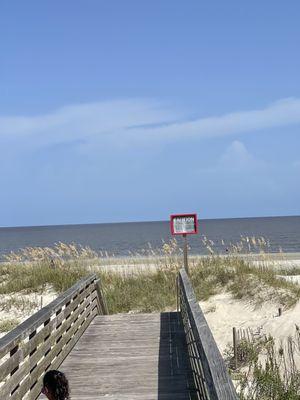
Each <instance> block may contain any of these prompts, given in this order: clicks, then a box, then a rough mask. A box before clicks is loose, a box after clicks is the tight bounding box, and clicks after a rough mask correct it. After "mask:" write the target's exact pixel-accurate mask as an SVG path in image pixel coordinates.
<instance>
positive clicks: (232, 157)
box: [219, 140, 256, 167]
mask: <svg viewBox="0 0 300 400" xmlns="http://www.w3.org/2000/svg"><path fill="white" fill-rule="evenodd" d="M219 164H220V165H221V166H228V167H237V166H239V167H243V166H249V165H252V164H256V160H255V159H254V157H253V156H252V155H251V154H250V153H249V151H248V150H247V149H246V147H245V145H244V144H243V143H242V142H240V141H238V140H235V141H233V142H232V143H231V144H230V146H229V147H228V148H227V149H226V151H225V153H224V154H223V155H222V156H221V158H220V163H219Z"/></svg>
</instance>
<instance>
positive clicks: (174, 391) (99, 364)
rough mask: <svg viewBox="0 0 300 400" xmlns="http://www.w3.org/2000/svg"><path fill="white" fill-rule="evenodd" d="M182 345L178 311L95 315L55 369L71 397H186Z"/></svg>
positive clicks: (176, 399)
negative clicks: (66, 380) (65, 381)
mask: <svg viewBox="0 0 300 400" xmlns="http://www.w3.org/2000/svg"><path fill="white" fill-rule="evenodd" d="M185 346H186V345H185V337H184V331H183V328H182V326H181V324H180V319H179V313H176V312H175V313H162V314H126V315H122V314H121V315H118V314H116V315H108V316H96V317H95V319H94V320H93V321H92V323H91V324H90V326H89V327H88V328H87V330H86V331H85V332H84V334H83V335H82V337H81V338H80V340H79V341H78V343H77V344H76V345H75V347H74V348H73V350H72V351H71V353H70V354H69V355H68V357H67V358H66V360H65V361H64V362H63V364H62V365H61V367H60V370H62V371H64V372H65V373H66V375H67V376H68V378H69V381H70V387H71V398H72V400H96V399H97V400H98V399H107V400H117V399H118V400H135V399H141V400H146V399H147V400H157V399H159V400H185V399H190V394H189V390H188V379H189V367H188V365H189V363H188V359H187V351H186V347H185ZM40 398H43V397H42V396H41V397H40Z"/></svg>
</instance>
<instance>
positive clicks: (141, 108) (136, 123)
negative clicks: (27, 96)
mask: <svg viewBox="0 0 300 400" xmlns="http://www.w3.org/2000/svg"><path fill="white" fill-rule="evenodd" d="M179 119H180V122H174V121H178V120H179ZM299 123H300V99H297V98H290V99H284V100H280V101H277V102H275V103H272V104H270V105H269V106H267V107H265V108H262V109H257V110H248V111H237V112H232V113H229V114H224V115H220V116H212V117H208V118H199V119H195V120H192V121H190V120H187V119H185V120H184V118H182V115H178V111H177V110H171V109H170V108H168V107H166V106H165V105H163V104H161V103H159V102H155V101H152V100H147V99H146V100H145V99H133V100H118V101H110V102H99V103H87V104H79V105H71V106H66V107H63V108H61V109H58V110H56V111H55V112H53V113H49V114H46V115H39V116H2V117H0V139H1V138H2V139H3V138H6V139H7V138H10V139H17V140H22V139H25V138H26V140H29V141H30V142H34V143H35V145H36V146H38V145H45V144H54V143H60V142H61V141H62V142H65V141H68V140H70V141H74V140H87V141H90V142H99V141H100V143H101V140H106V141H107V140H108V141H109V140H112V141H114V142H115V143H118V142H122V143H125V144H126V143H130V144H131V145H132V144H134V143H136V144H138V143H145V142H146V143H149V142H151V141H155V142H157V141H172V140H180V139H186V138H198V139H199V138H212V137H218V136H227V135H228V136H229V135H239V134H242V133H247V132H248V133H249V134H250V133H252V132H255V131H259V130H262V129H267V128H276V127H284V126H287V125H292V124H299ZM30 138H32V141H31V140H30Z"/></svg>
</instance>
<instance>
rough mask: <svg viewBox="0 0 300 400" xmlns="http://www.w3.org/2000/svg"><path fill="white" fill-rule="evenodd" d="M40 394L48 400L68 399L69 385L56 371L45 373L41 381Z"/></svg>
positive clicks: (61, 373)
mask: <svg viewBox="0 0 300 400" xmlns="http://www.w3.org/2000/svg"><path fill="white" fill-rule="evenodd" d="M42 393H43V394H44V395H45V396H47V397H48V399H49V400H68V399H70V393H69V383H68V380H67V378H66V376H65V374H64V373H63V372H60V371H56V370H51V371H48V372H46V374H45V375H44V379H43V389H42Z"/></svg>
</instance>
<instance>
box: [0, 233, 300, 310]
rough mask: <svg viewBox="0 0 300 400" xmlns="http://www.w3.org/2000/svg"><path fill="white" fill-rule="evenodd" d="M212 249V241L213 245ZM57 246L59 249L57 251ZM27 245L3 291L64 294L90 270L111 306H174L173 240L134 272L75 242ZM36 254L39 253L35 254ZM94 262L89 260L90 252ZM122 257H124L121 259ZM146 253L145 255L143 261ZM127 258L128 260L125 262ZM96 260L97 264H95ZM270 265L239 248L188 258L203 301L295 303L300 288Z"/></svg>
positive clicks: (6, 274)
mask: <svg viewBox="0 0 300 400" xmlns="http://www.w3.org/2000/svg"><path fill="white" fill-rule="evenodd" d="M209 247H210V249H211V245H210V246H209ZM58 250H59V251H58ZM32 252H33V254H34V257H33V258H32V261H31V262H30V251H29V250H26V251H25V250H23V253H25V254H26V260H25V261H26V262H24V260H22V259H20V257H19V256H18V257H19V258H18V257H16V259H15V260H14V259H13V257H12V255H10V258H9V260H8V262H7V263H5V264H2V265H1V267H0V294H11V293H19V292H22V293H43V292H45V291H47V289H49V287H50V288H52V290H54V291H55V292H57V293H61V292H63V291H65V290H66V289H68V288H69V287H70V286H72V285H73V284H74V283H76V282H77V281H78V280H80V279H81V278H83V277H84V276H86V275H88V274H90V273H96V274H97V275H98V276H99V278H101V281H102V285H103V288H104V292H105V294H106V297H107V303H108V307H109V310H110V311H111V312H112V313H118V312H129V311H131V312H154V311H163V310H173V309H175V308H176V287H175V281H176V276H177V273H178V271H179V269H180V268H181V261H182V260H181V257H180V253H179V252H178V249H177V248H176V245H175V244H174V241H173V242H172V243H171V244H170V245H168V244H164V248H163V254H160V255H159V257H157V258H151V259H148V262H149V264H150V263H151V265H153V264H155V266H156V268H155V269H154V270H153V269H152V270H149V271H147V270H143V271H139V270H138V269H137V270H133V272H132V273H122V266H121V265H122V264H120V272H116V271H114V272H112V271H109V269H108V270H107V269H106V270H105V271H104V270H103V269H101V267H99V265H100V266H101V265H103V260H101V262H100V261H99V263H97V262H96V260H97V259H96V258H95V254H94V253H93V252H92V251H89V250H88V249H85V248H83V247H80V249H79V250H76V246H75V245H72V247H71V248H69V247H68V246H67V245H64V244H60V245H59V247H58V249H57V248H56V250H55V251H54V250H53V251H51V250H49V249H48V248H47V249H46V251H45V253H43V251H42V249H39V250H38V251H36V250H34V249H33V250H32ZM36 254H38V256H37V255H36ZM54 256H55V257H54ZM91 256H93V262H92V263H91V265H88V263H87V259H86V257H89V259H91ZM119 261H120V260H119ZM146 261H147V259H146V258H144V259H143V262H144V263H145V262H146ZM127 262H128V260H127V259H126V260H124V263H127ZM97 265H98V266H97ZM277 273H278V272H277V271H276V270H275V269H274V268H272V267H265V266H264V267H258V266H254V265H253V264H251V262H250V261H249V260H248V259H245V258H244V257H240V256H239V255H238V254H237V253H236V252H233V253H230V254H229V255H227V256H226V257H224V256H220V255H217V254H214V253H211V254H210V255H209V256H207V257H198V258H197V257H193V258H192V259H191V263H190V278H191V281H192V284H193V287H194V289H195V292H196V296H197V298H198V299H199V300H207V299H209V297H211V296H213V295H215V294H217V293H220V292H224V291H229V292H230V293H231V294H232V295H233V297H234V298H236V299H247V300H250V301H252V302H253V303H254V304H255V305H259V304H260V303H261V302H263V301H265V300H267V299H272V301H276V302H278V304H280V305H281V306H283V307H286V308H288V307H291V306H293V305H294V304H295V303H296V302H297V300H298V299H299V298H300V287H299V286H298V285H296V284H295V283H292V282H289V281H286V280H285V279H283V278H282V277H278V275H277Z"/></svg>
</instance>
